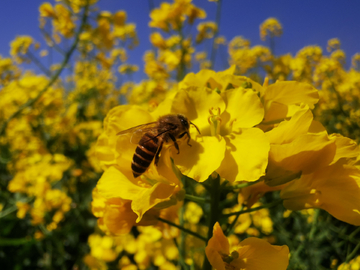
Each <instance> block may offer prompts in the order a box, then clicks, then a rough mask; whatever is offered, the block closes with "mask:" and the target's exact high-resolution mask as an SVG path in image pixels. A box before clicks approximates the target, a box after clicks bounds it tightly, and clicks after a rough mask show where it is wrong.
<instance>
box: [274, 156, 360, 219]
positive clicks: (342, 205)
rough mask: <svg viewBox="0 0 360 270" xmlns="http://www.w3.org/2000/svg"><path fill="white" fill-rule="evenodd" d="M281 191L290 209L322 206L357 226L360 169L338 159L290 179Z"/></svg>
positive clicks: (359, 200)
mask: <svg viewBox="0 0 360 270" xmlns="http://www.w3.org/2000/svg"><path fill="white" fill-rule="evenodd" d="M280 195H281V198H283V199H284V206H285V207H286V208H288V209H290V210H300V209H306V208H321V209H324V210H326V211H327V212H329V213H330V214H331V215H332V216H334V217H335V218H337V219H339V220H342V221H344V222H347V223H350V224H352V225H355V226H360V170H359V169H358V168H356V167H350V166H347V165H344V164H343V162H341V161H339V162H337V163H335V164H333V165H331V166H328V167H323V168H321V169H319V170H318V171H316V172H315V173H313V174H308V175H304V176H303V177H301V178H300V179H298V180H295V181H292V182H290V183H289V185H288V186H286V187H285V188H284V189H283V190H282V191H281V193H280Z"/></svg>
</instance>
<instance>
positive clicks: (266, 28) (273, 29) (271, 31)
mask: <svg viewBox="0 0 360 270" xmlns="http://www.w3.org/2000/svg"><path fill="white" fill-rule="evenodd" d="M268 35H269V36H270V38H272V37H280V36H281V35H282V25H281V24H280V22H279V21H278V20H277V19H276V18H268V19H266V20H265V21H264V22H263V23H262V24H261V25H260V38H261V40H265V39H266V36H268Z"/></svg>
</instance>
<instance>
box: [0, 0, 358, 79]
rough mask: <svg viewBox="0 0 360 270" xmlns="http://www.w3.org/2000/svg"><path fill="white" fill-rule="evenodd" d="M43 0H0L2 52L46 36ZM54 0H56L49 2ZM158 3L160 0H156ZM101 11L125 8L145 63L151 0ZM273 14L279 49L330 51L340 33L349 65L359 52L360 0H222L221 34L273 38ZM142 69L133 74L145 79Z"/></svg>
mask: <svg viewBox="0 0 360 270" xmlns="http://www.w3.org/2000/svg"><path fill="white" fill-rule="evenodd" d="M42 2H44V1H40V0H11V1H10V0H9V1H2V3H1V4H0V37H1V42H0V54H1V55H2V56H8V54H9V44H10V41H11V40H13V39H14V38H15V37H16V36H17V35H31V36H33V37H34V38H35V39H36V40H38V41H42V38H41V35H40V31H39V29H38V24H39V23H38V15H39V14H38V7H39V5H40V4H41V3H42ZM49 2H51V3H53V1H49ZM152 2H153V3H154V5H155V6H159V4H160V2H161V1H159V0H152ZM194 3H195V5H197V6H199V7H202V8H203V9H205V10H206V11H207V14H208V18H207V19H206V20H213V19H214V18H215V7H216V5H215V4H214V3H213V2H208V1H207V0H194ZM98 5H99V6H100V8H101V9H102V10H108V11H112V12H114V11H117V10H120V9H125V10H126V11H127V13H128V21H129V22H134V23H136V25H137V31H138V35H139V40H140V45H139V47H137V48H136V49H135V50H134V51H132V52H130V53H129V54H130V59H129V62H130V63H134V64H137V65H139V66H140V67H142V66H143V65H142V63H143V62H142V56H143V53H144V52H145V50H147V49H149V48H150V43H149V33H150V30H149V27H148V22H149V2H148V1H147V0H100V1H99V3H98ZM269 17H276V18H277V19H278V20H279V21H280V22H281V23H282V25H283V28H284V33H283V36H282V37H281V38H279V39H277V40H276V47H275V53H276V54H277V55H279V54H284V53H291V54H293V55H294V54H296V52H297V51H298V50H300V49H301V48H303V47H304V46H307V45H319V46H321V47H322V48H323V49H324V51H325V50H326V44H327V41H328V40H329V39H331V38H335V37H336V38H339V39H340V41H341V43H342V45H341V47H342V49H343V50H344V51H345V52H346V54H347V65H349V63H350V58H351V56H352V55H354V54H355V53H356V52H360V1H359V0H347V1H339V0H312V1H310V0H278V1H267V0H263V1H260V0H223V4H222V13H221V22H220V33H221V34H222V35H224V36H225V37H226V38H227V39H228V40H231V39H232V38H233V37H234V36H237V35H242V36H244V37H245V38H247V39H249V40H250V41H251V43H252V45H257V44H262V45H268V43H266V42H263V41H261V40H260V37H259V25H260V24H261V23H262V22H263V21H264V20H265V19H267V18H269ZM142 76H143V75H142V74H141V72H139V74H137V75H136V76H135V77H134V78H135V80H138V79H141V77H142Z"/></svg>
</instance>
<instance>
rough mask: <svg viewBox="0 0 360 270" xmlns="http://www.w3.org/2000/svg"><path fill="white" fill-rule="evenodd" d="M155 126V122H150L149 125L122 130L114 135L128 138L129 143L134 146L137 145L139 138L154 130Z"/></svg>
mask: <svg viewBox="0 0 360 270" xmlns="http://www.w3.org/2000/svg"><path fill="white" fill-rule="evenodd" d="M157 124H158V123H157V122H151V123H147V124H143V125H139V126H135V127H132V128H129V129H126V130H122V131H120V132H119V133H117V134H116V135H120V136H122V135H127V136H130V142H131V143H134V144H138V143H139V141H140V140H141V138H142V137H143V136H144V134H145V133H146V132H149V131H150V130H153V129H154V128H156V127H157Z"/></svg>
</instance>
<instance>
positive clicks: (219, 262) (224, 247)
mask: <svg viewBox="0 0 360 270" xmlns="http://www.w3.org/2000/svg"><path fill="white" fill-rule="evenodd" d="M205 254H206V257H207V258H208V260H209V262H210V264H211V265H212V267H214V268H215V269H217V270H225V264H224V261H223V259H222V257H221V255H229V241H228V240H227V238H226V236H225V235H224V233H223V231H222V229H221V227H220V225H219V222H216V223H215V225H214V229H213V236H212V237H211V238H210V240H209V242H208V244H207V246H206V248H205Z"/></svg>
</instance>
